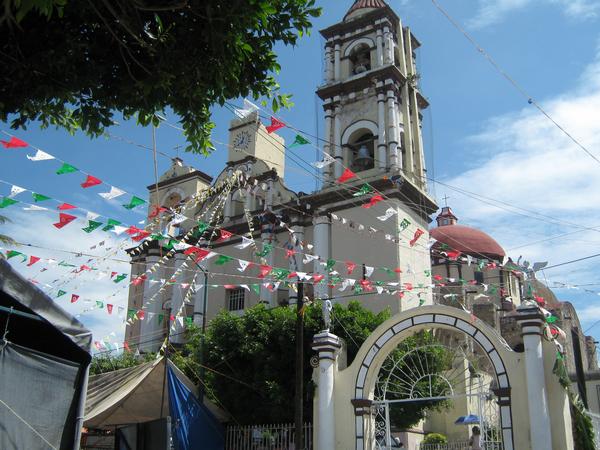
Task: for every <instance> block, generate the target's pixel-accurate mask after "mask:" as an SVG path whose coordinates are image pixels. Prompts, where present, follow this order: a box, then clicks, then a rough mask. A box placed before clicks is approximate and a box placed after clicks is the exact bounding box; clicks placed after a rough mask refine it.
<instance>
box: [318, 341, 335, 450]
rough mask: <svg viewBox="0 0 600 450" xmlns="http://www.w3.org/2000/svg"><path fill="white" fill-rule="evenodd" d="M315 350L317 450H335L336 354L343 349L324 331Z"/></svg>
mask: <svg viewBox="0 0 600 450" xmlns="http://www.w3.org/2000/svg"><path fill="white" fill-rule="evenodd" d="M312 348H313V350H314V351H316V352H318V353H319V378H318V380H317V386H318V396H319V404H318V412H319V416H318V418H319V426H318V427H317V428H316V429H317V430H318V431H317V436H315V438H316V439H315V441H316V444H317V445H316V448H317V449H319V450H333V449H334V448H336V447H335V410H334V405H333V398H334V382H335V379H334V375H335V372H334V368H335V366H334V365H335V361H336V358H337V356H336V353H337V351H338V350H339V349H340V348H341V343H340V338H339V337H337V336H336V335H335V334H332V333H330V332H329V331H322V332H321V333H319V334H316V335H315V336H314V338H313V346H312Z"/></svg>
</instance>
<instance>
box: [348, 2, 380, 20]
mask: <svg viewBox="0 0 600 450" xmlns="http://www.w3.org/2000/svg"><path fill="white" fill-rule="evenodd" d="M386 6H387V4H386V3H385V2H384V1H383V0H356V1H355V2H354V4H353V5H352V6H351V7H350V9H349V10H348V12H347V13H346V15H345V16H344V19H345V18H346V17H348V16H349V15H350V14H352V13H353V12H354V11H357V10H359V9H363V8H385V7H386Z"/></svg>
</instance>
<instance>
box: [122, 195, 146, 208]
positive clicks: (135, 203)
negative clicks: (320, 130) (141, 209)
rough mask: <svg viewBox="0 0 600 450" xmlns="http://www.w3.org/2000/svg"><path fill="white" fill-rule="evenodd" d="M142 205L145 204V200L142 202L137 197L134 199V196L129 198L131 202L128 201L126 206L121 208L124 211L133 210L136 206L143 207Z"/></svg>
mask: <svg viewBox="0 0 600 450" xmlns="http://www.w3.org/2000/svg"><path fill="white" fill-rule="evenodd" d="M144 203H146V200H143V199H141V198H139V197H136V196H135V195H134V196H133V197H131V200H130V201H129V204H128V205H123V208H125V209H133V208H135V207H136V206H140V205H143V204H144Z"/></svg>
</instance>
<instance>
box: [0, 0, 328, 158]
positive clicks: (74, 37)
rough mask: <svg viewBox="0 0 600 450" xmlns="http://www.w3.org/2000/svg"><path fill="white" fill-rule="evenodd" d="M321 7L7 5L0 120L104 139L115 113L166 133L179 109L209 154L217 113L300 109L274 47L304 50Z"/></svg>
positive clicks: (168, 1) (15, 1)
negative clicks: (279, 77)
mask: <svg viewBox="0 0 600 450" xmlns="http://www.w3.org/2000/svg"><path fill="white" fill-rule="evenodd" d="M314 3H315V0H261V1H257V0H237V1H231V0H165V1H159V0H125V1H121V2H111V1H110V0H100V1H94V0H87V1H85V0H82V1H72V0H71V1H68V0H5V2H4V12H3V16H2V17H1V19H0V36H1V37H0V42H1V44H0V56H2V60H3V73H2V83H1V84H0V120H3V121H7V120H9V119H11V126H12V127H13V128H15V129H17V128H25V127H26V125H27V124H28V123H30V122H31V121H34V120H38V121H40V122H41V124H42V126H49V125H54V126H57V127H62V128H65V129H67V130H69V131H70V132H75V131H76V130H79V129H81V130H83V131H84V132H86V133H87V134H89V135H90V136H98V135H101V134H102V133H103V132H104V130H105V128H107V127H109V126H110V125H112V124H113V121H114V119H113V116H114V114H115V112H116V111H118V112H120V113H122V114H123V116H124V118H125V119H128V118H131V117H134V116H135V117H137V120H138V122H139V123H140V124H142V125H144V126H147V125H150V124H154V125H158V124H159V122H160V120H159V116H158V114H160V113H163V112H164V111H165V109H167V108H168V109H171V110H172V111H173V112H174V113H175V114H177V115H178V116H179V117H180V119H181V124H182V126H183V129H184V134H185V136H186V138H187V140H188V144H189V145H188V147H187V150H188V151H195V152H204V153H206V152H207V151H208V149H209V148H210V146H211V144H210V133H211V130H212V128H213V127H214V124H213V123H212V122H211V120H210V117H211V115H210V107H211V106H212V105H215V104H220V105H223V104H224V103H225V101H227V100H229V99H233V98H237V97H240V96H244V97H246V96H252V97H254V98H259V97H267V98H270V99H271V100H272V105H271V106H272V108H273V109H275V110H276V109H278V108H279V107H281V106H288V105H289V104H290V101H289V96H287V95H282V94H280V93H279V86H278V84H277V82H276V81H275V78H274V75H273V74H276V73H277V72H278V71H279V69H280V66H279V64H278V62H277V56H276V55H275V53H274V51H273V47H274V45H275V44H276V43H279V42H281V43H283V44H286V45H295V44H296V43H297V41H298V38H299V37H301V36H302V35H303V34H305V33H308V32H309V31H310V28H311V23H310V20H311V18H312V17H317V16H319V15H320V8H316V7H315V6H314Z"/></svg>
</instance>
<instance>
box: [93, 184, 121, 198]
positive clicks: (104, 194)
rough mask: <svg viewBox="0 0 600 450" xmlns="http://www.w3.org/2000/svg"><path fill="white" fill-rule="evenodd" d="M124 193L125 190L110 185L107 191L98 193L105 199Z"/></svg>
mask: <svg viewBox="0 0 600 450" xmlns="http://www.w3.org/2000/svg"><path fill="white" fill-rule="evenodd" d="M124 193H125V191H122V190H121V189H119V188H116V187H114V186H111V188H110V191H109V192H100V193H99V194H98V195H99V196H100V197H102V198H104V199H106V200H112V199H113V198H117V197H119V196H121V195H123V194H124Z"/></svg>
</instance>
